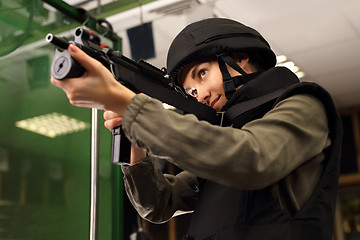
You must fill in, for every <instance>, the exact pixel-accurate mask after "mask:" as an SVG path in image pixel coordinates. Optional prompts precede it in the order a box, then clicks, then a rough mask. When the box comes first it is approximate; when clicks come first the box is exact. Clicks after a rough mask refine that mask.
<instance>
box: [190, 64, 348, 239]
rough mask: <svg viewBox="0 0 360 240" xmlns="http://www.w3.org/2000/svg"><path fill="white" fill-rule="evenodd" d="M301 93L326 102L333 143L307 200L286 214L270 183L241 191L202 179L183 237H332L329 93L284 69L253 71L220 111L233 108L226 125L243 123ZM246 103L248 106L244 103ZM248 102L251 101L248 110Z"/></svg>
mask: <svg viewBox="0 0 360 240" xmlns="http://www.w3.org/2000/svg"><path fill="white" fill-rule="evenodd" d="M274 92H276V94H274ZM303 93H305V94H311V95H313V96H315V97H317V98H318V99H320V100H321V101H322V102H323V103H324V106H325V108H326V111H327V117H328V121H329V130H330V135H331V146H330V147H329V148H328V149H326V150H325V151H326V152H325V156H326V158H325V160H324V169H323V173H322V175H321V177H320V180H319V182H318V184H317V186H316V188H315V190H314V192H313V194H312V196H311V197H310V199H309V200H308V201H307V202H306V203H305V205H304V206H303V207H302V208H301V209H300V210H299V211H297V212H295V213H293V214H290V213H289V212H287V211H285V210H283V209H281V208H280V206H279V203H278V202H277V201H276V200H275V199H274V198H273V196H272V194H271V186H269V187H267V188H264V189H261V190H240V189H237V188H232V187H228V186H224V185H221V184H217V183H215V182H211V181H206V180H204V182H203V184H202V185H201V187H200V192H199V200H198V203H197V206H196V208H195V211H194V213H193V216H192V221H191V224H190V229H189V234H188V235H187V236H186V237H185V238H184V239H193V240H205V239H206V240H215V239H216V240H235V239H236V240H237V239H242V240H243V239H244V240H248V239H249V240H259V239H266V240H271V239H274V240H275V239H276V240H279V239H282V240H283V239H284V240H287V239H291V240H309V239H316V240H321V239H324V240H325V239H326V240H331V238H332V232H333V220H334V213H335V204H336V195H337V186H338V178H339V160H340V152H341V151H340V148H341V135H342V128H341V122H340V118H339V115H338V113H337V111H336V109H335V106H334V104H333V101H332V99H331V97H330V96H329V94H328V93H327V92H326V91H325V90H324V89H323V88H321V87H320V86H318V85H316V84H314V83H300V82H299V81H298V79H297V77H296V76H295V75H294V74H293V73H292V72H290V71H289V70H287V69H285V68H273V69H270V70H268V71H266V72H264V73H261V74H260V75H257V76H256V77H255V78H254V79H252V80H251V81H249V82H248V83H247V84H246V85H244V86H243V87H242V88H241V89H240V90H238V91H237V92H236V93H235V94H234V96H233V97H232V98H231V99H230V100H229V101H228V103H227V104H226V105H225V106H224V110H227V111H233V114H232V115H231V116H230V117H231V120H229V119H228V121H227V123H228V124H232V125H233V126H234V127H237V128H241V127H242V126H243V125H244V124H245V123H247V122H249V121H251V120H254V119H256V118H260V117H262V116H263V115H264V114H265V113H266V112H268V111H269V110H270V109H271V108H272V107H273V106H274V105H275V104H276V103H277V102H279V101H281V100H283V99H286V98H288V97H290V96H292V95H295V94H303ZM245 102H246V103H247V104H243V103H245ZM249 104H252V107H251V108H250V109H248V106H249ZM236 105H237V107H234V106H236ZM236 108H237V109H239V108H243V109H242V110H240V111H239V110H236ZM234 109H235V110H234Z"/></svg>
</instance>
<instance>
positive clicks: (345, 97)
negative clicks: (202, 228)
mask: <svg viewBox="0 0 360 240" xmlns="http://www.w3.org/2000/svg"><path fill="white" fill-rule="evenodd" d="M209 17H224V18H231V19H235V20H238V21H240V22H242V23H244V24H246V25H249V26H251V27H253V28H255V29H257V30H258V31H259V32H260V33H261V34H262V35H263V36H264V37H265V39H267V40H268V42H269V43H270V45H271V47H272V49H273V50H274V52H275V53H276V54H277V56H278V65H283V66H286V67H288V68H289V69H291V70H292V71H294V72H295V73H296V74H297V75H298V76H299V78H300V79H301V80H303V81H311V82H316V83H318V84H320V85H322V86H323V87H325V88H326V89H327V90H328V91H329V92H330V94H331V95H332V96H333V98H334V100H335V103H336V105H337V107H338V109H339V111H340V113H341V114H342V118H343V124H344V130H345V134H344V149H343V157H342V163H341V164H342V169H341V173H342V175H341V179H340V191H339V204H338V211H337V216H336V219H335V222H334V224H335V230H336V231H335V235H334V239H337V240H342V239H360V233H359V232H360V188H359V186H360V174H359V168H360V164H359V163H360V120H359V111H360V77H359V73H358V71H359V69H360V1H358V0H317V1H312V0H302V1H295V0H271V1H269V0H256V1H254V0H157V1H156V0H146V1H145V0H144V1H141V0H66V1H61V0H44V1H42V0H0V112H1V114H0V123H1V124H0V239H9V240H10V239H24V240H25V239H36V240H38V239H52V240H56V239H69V240H72V239H74V240H75V239H76V240H78V239H87V238H89V221H90V214H89V208H90V189H91V186H90V173H91V166H90V152H91V122H92V120H91V110H90V109H84V108H77V107H74V106H72V105H70V104H69V102H68V101H67V98H66V96H65V94H64V93H63V92H62V91H61V90H59V89H57V88H56V87H53V86H52V85H51V84H50V82H49V78H50V66H51V61H52V59H53V56H54V50H55V47H54V46H52V45H51V44H48V43H47V42H46V41H45V36H46V34H47V33H53V34H55V35H57V36H60V37H62V38H64V39H67V40H72V39H73V34H74V29H75V28H76V27H78V26H85V27H87V28H89V29H93V30H95V31H97V32H98V34H99V35H100V36H101V39H102V41H103V42H104V43H107V44H108V45H110V46H112V47H113V48H114V49H117V50H121V51H122V53H123V54H124V55H125V56H127V57H129V58H131V59H134V60H138V59H145V60H146V61H148V62H150V63H151V64H153V65H154V66H156V67H158V68H162V67H164V66H166V54H167V50H168V47H169V45H170V43H171V41H172V39H173V38H174V37H175V36H176V34H177V33H178V32H179V31H180V30H181V29H183V28H184V27H185V26H186V25H187V24H189V23H191V22H194V21H197V20H200V19H204V18H209ZM94 19H106V20H107V21H108V22H109V23H110V24H111V26H112V28H113V31H114V33H115V36H109V34H108V32H107V31H106V28H104V27H102V26H99V25H98V24H96V23H95V24H94ZM104 29H105V30H104ZM99 116H100V124H99V139H100V141H99V151H98V155H99V161H98V166H99V168H98V169H99V172H98V173H99V174H98V190H99V193H98V194H99V197H98V200H99V202H98V219H97V232H98V233H97V235H98V238H99V239H124V240H127V239H131V238H133V239H134V236H135V235H136V234H134V233H136V232H138V231H139V230H138V227H139V221H138V219H137V216H136V213H135V212H134V210H133V209H132V207H131V206H130V205H129V203H128V201H127V197H126V196H125V195H124V194H123V189H122V183H121V172H120V169H119V167H118V166H116V165H113V164H111V134H110V132H109V131H108V130H106V129H105V128H104V127H103V124H102V123H103V121H102V118H101V113H99ZM164 171H169V172H176V171H177V170H176V168H174V167H173V166H165V168H164ZM190 217H191V216H190V215H185V216H182V217H179V218H176V219H174V220H171V221H170V222H169V223H166V224H163V225H154V224H150V223H147V222H141V221H140V224H141V226H142V228H143V231H145V232H147V233H148V236H151V237H152V239H156V240H158V239H169V240H176V239H179V240H180V239H181V235H182V234H183V233H185V232H186V227H187V222H188V220H189V218H190ZM138 236H139V234H138ZM143 239H145V238H143Z"/></svg>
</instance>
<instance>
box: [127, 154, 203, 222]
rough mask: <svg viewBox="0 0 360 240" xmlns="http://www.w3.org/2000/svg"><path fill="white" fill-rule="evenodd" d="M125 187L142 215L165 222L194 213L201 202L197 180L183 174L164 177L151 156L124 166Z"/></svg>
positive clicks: (194, 177)
mask: <svg viewBox="0 0 360 240" xmlns="http://www.w3.org/2000/svg"><path fill="white" fill-rule="evenodd" d="M122 171H123V173H124V187H125V191H126V193H127V195H128V197H129V200H130V202H131V203H132V205H133V206H134V207H135V209H136V210H137V212H138V213H139V215H140V216H141V217H142V218H144V219H147V220H148V221H150V222H154V223H162V222H165V221H167V220H169V219H170V218H171V217H172V216H177V215H180V214H184V213H188V212H192V210H193V208H194V205H195V203H196V200H197V192H198V191H197V189H198V188H197V185H198V181H197V177H196V176H195V175H193V174H191V173H189V172H186V171H183V172H181V173H179V174H178V175H176V176H174V175H169V174H163V173H162V172H161V170H160V169H159V168H158V167H157V164H156V161H154V159H153V158H152V157H150V156H148V157H147V158H145V159H143V160H142V161H140V162H138V163H136V164H134V165H132V166H130V167H129V166H122Z"/></svg>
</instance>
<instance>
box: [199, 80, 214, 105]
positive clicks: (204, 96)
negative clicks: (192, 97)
mask: <svg viewBox="0 0 360 240" xmlns="http://www.w3.org/2000/svg"><path fill="white" fill-rule="evenodd" d="M197 87H198V88H197V94H198V96H197V100H198V101H199V102H201V103H203V104H206V105H209V104H210V103H209V99H210V96H211V93H210V92H209V91H208V89H207V88H206V87H205V86H204V85H203V84H201V85H200V86H197Z"/></svg>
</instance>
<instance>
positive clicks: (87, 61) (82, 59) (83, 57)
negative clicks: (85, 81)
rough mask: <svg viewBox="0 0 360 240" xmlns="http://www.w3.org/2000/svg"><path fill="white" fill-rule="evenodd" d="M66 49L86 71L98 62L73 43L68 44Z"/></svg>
mask: <svg viewBox="0 0 360 240" xmlns="http://www.w3.org/2000/svg"><path fill="white" fill-rule="evenodd" d="M68 50H69V52H70V54H71V56H72V57H73V58H74V59H75V60H76V61H78V63H79V64H80V65H81V66H82V67H83V68H85V69H86V71H89V70H91V69H93V68H94V67H95V65H97V64H98V61H97V60H95V59H94V58H92V57H90V56H89V55H87V54H86V53H85V52H84V51H82V50H81V49H80V48H79V47H77V46H75V45H74V44H70V45H69V47H68Z"/></svg>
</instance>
